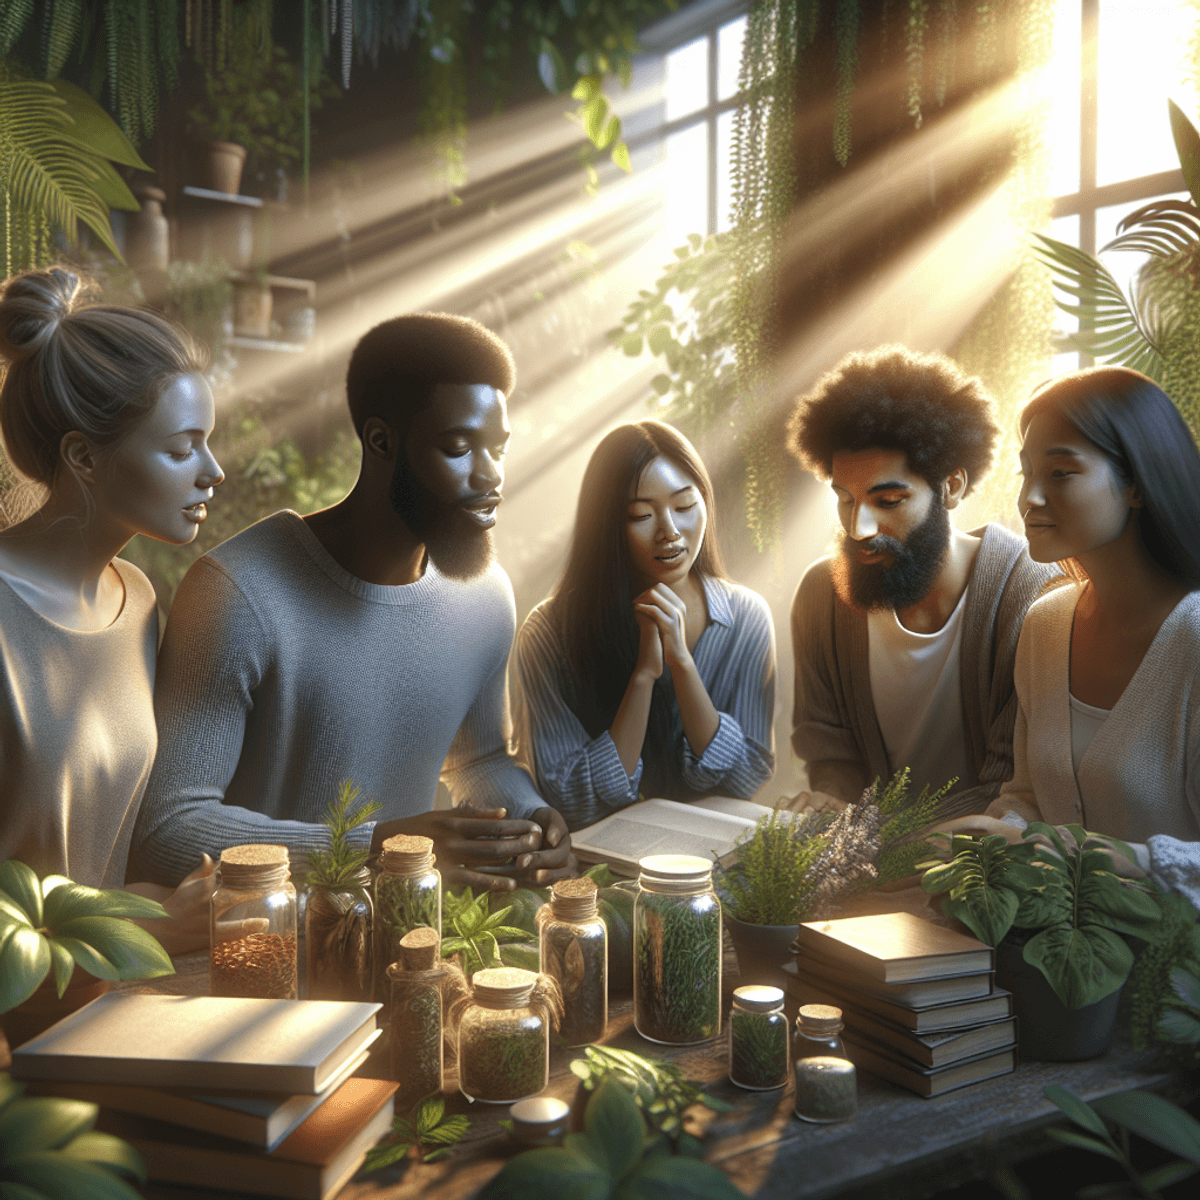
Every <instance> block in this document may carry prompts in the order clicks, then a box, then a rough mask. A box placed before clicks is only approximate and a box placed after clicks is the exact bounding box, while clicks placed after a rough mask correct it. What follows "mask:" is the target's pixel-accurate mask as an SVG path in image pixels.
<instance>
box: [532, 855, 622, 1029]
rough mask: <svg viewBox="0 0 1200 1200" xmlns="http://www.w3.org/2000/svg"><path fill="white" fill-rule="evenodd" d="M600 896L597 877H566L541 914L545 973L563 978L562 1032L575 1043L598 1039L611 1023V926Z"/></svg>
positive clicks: (560, 986) (556, 887) (541, 956)
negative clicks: (598, 903)
mask: <svg viewBox="0 0 1200 1200" xmlns="http://www.w3.org/2000/svg"><path fill="white" fill-rule="evenodd" d="M597 896H598V892H597V888H596V884H595V882H594V881H593V880H591V879H588V878H586V877H585V878H582V879H562V880H559V882H558V883H556V884H555V885H554V888H553V890H552V892H551V894H550V903H549V904H548V905H546V906H545V908H543V909H541V910H540V912H539V914H538V915H539V917H541V920H540V921H539V926H540V932H541V939H540V944H541V955H540V965H541V969H542V973H543V974H544V975H550V976H552V977H553V978H554V979H555V980H556V981H557V982H558V986H559V990H560V991H561V992H562V1001H563V1019H562V1025H561V1026H560V1028H559V1032H560V1033H561V1034H562V1036H563V1039H564V1040H565V1041H566V1042H568V1043H569V1044H570V1045H573V1046H574V1045H582V1044H583V1043H585V1042H595V1041H598V1040H599V1039H600V1038H601V1037H603V1036H604V1029H605V1026H606V1025H607V1024H608V930H607V929H606V928H605V925H604V922H603V920H601V918H600V914H599V912H598V911H597V909H596V901H597ZM542 913H545V914H546V915H545V916H544V917H542V916H541V914H542Z"/></svg>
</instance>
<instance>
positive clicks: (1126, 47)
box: [1049, 0, 1197, 372]
mask: <svg viewBox="0 0 1200 1200" xmlns="http://www.w3.org/2000/svg"><path fill="white" fill-rule="evenodd" d="M1196 18H1197V14H1196V10H1195V8H1194V7H1193V6H1192V5H1191V4H1189V3H1186V2H1182V0H1058V4H1057V11H1056V14H1055V30H1054V50H1053V59H1052V62H1051V72H1052V79H1051V94H1052V110H1051V120H1050V131H1049V138H1050V154H1051V169H1050V187H1051V194H1052V195H1054V196H1055V201H1054V221H1053V224H1052V225H1051V228H1050V236H1051V237H1054V238H1057V239H1058V240H1059V241H1063V242H1069V243H1071V244H1072V245H1074V246H1078V247H1079V248H1080V249H1081V250H1086V251H1087V252H1088V253H1089V254H1096V253H1097V252H1098V251H1099V250H1100V248H1101V247H1103V246H1104V245H1105V244H1106V243H1108V242H1109V241H1111V240H1112V239H1113V238H1114V237H1115V236H1116V229H1117V225H1118V223H1119V222H1120V221H1121V219H1122V218H1123V217H1125V216H1126V215H1128V214H1129V213H1131V212H1133V211H1134V210H1135V209H1137V208H1140V207H1141V206H1142V205H1144V204H1147V203H1149V202H1150V201H1151V200H1154V199H1166V198H1168V197H1178V198H1186V196H1187V193H1186V191H1185V190H1184V182H1183V172H1182V171H1181V170H1180V169H1179V159H1178V157H1177V156H1176V153H1175V143H1174V140H1173V139H1172V136H1171V127H1170V122H1169V120H1168V117H1167V100H1168V98H1170V99H1172V100H1174V101H1175V102H1176V104H1178V105H1179V106H1180V108H1182V109H1183V111H1184V112H1185V113H1187V114H1188V116H1189V117H1191V118H1192V119H1193V120H1195V118H1196V87H1195V79H1194V74H1193V73H1194V69H1195V68H1194V66H1193V54H1194V50H1193V37H1194V29H1195V23H1196ZM1103 259H1104V265H1105V266H1106V267H1107V268H1108V269H1109V271H1111V272H1112V274H1113V276H1114V278H1115V279H1116V280H1117V282H1118V283H1119V284H1121V286H1122V288H1123V289H1124V290H1125V292H1126V295H1128V290H1129V284H1130V283H1131V282H1132V280H1133V278H1134V276H1135V275H1136V273H1137V270H1138V268H1139V267H1140V266H1141V264H1142V262H1144V261H1145V259H1144V257H1143V256H1141V255H1138V254H1134V253H1130V252H1128V251H1116V252H1113V253H1109V254H1105V255H1103ZM1056 319H1057V322H1058V330H1059V332H1069V331H1070V330H1071V326H1070V324H1069V319H1068V318H1067V316H1066V315H1065V314H1064V313H1061V312H1059V313H1057V314H1056ZM1081 357H1082V356H1080V355H1076V354H1063V355H1059V356H1058V358H1057V359H1056V360H1055V363H1054V369H1055V371H1056V372H1058V371H1068V370H1073V369H1074V368H1075V367H1077V366H1080V365H1088V364H1087V363H1086V362H1085V363H1081V362H1080V358H1081Z"/></svg>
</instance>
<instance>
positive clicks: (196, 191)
mask: <svg viewBox="0 0 1200 1200" xmlns="http://www.w3.org/2000/svg"><path fill="white" fill-rule="evenodd" d="M182 192H183V195H185V196H191V197H192V199H194V200H214V201H216V202H217V203H219V204H240V205H241V206H242V207H243V208H262V207H263V206H264V204H265V201H263V200H260V199H259V198H258V197H257V196H242V195H235V194H234V193H233V192H214V191H213V190H212V189H211V188H202V187H185V188H183V189H182Z"/></svg>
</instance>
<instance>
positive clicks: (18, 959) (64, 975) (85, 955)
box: [0, 859, 175, 1046]
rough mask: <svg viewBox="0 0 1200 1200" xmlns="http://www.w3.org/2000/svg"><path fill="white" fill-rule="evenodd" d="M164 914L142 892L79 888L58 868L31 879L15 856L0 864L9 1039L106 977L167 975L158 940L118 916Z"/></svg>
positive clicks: (1, 987) (39, 1026)
mask: <svg viewBox="0 0 1200 1200" xmlns="http://www.w3.org/2000/svg"><path fill="white" fill-rule="evenodd" d="M167 915H168V913H167V910H166V909H165V908H163V906H162V905H161V904H159V903H158V901H157V900H150V899H147V898H146V897H145V896H137V895H134V894H133V893H132V892H120V891H103V890H101V889H99V888H90V887H84V886H82V885H81V884H78V883H72V882H71V880H69V879H67V878H65V877H64V876H62V875H47V876H46V877H45V879H42V880H39V879H38V877H37V875H36V874H35V873H34V871H33V870H32V869H31V868H29V867H27V866H26V865H25V864H24V863H21V862H17V861H16V859H9V860H8V861H7V862H4V863H0V1013H3V1014H6V1015H5V1018H4V1032H5V1036H6V1037H7V1038H8V1042H9V1045H11V1046H17V1045H20V1044H21V1043H22V1042H25V1041H28V1040H29V1039H30V1038H31V1037H35V1036H36V1035H37V1034H39V1033H41V1032H42V1030H44V1029H48V1028H49V1027H50V1026H51V1025H53V1024H54V1023H55V1022H56V1021H58V1020H60V1019H61V1018H62V1017H64V1016H66V1015H67V1013H69V1012H72V1011H74V1010H75V1009H76V1008H82V1007H83V1005H85V1004H87V1003H88V1002H89V1001H90V1000H94V999H95V998H96V997H97V996H98V995H100V993H101V992H102V991H104V989H105V986H106V985H107V983H110V982H112V981H114V980H117V979H153V978H155V977H156V976H159V975H173V974H174V973H175V968H174V967H173V966H172V965H171V959H170V956H169V955H168V954H167V952H166V951H165V950H164V949H163V948H162V946H160V945H159V943H158V942H157V941H156V940H155V939H154V938H153V937H152V936H151V935H150V934H149V933H147V932H146V931H145V930H144V929H141V928H139V927H138V926H137V925H134V924H133V923H132V922H131V921H129V920H126V919H125V918H128V917H137V918H149V917H165V916H167ZM76 966H79V967H81V968H82V972H83V973H82V974H81V975H79V976H76V975H75V968H76ZM51 970H53V972H54V983H53V988H52V987H51V985H50V981H49V980H48V979H47V976H48V975H49V974H50V972H51ZM73 980H74V981H75V982H76V984H77V986H76V987H74V988H71V989H70V992H69V993H68V988H69V985H70V984H71V983H72V981H73ZM43 981H45V986H43ZM39 989H40V990H39Z"/></svg>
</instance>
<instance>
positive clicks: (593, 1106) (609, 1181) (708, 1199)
mask: <svg viewBox="0 0 1200 1200" xmlns="http://www.w3.org/2000/svg"><path fill="white" fill-rule="evenodd" d="M583 1128H584V1131H583V1133H569V1134H567V1136H566V1137H565V1138H564V1139H563V1144H562V1145H561V1146H550V1147H546V1148H544V1149H540V1150H527V1151H525V1152H524V1153H523V1154H518V1155H517V1156H516V1157H515V1158H513V1159H511V1160H510V1161H509V1162H507V1163H506V1164H505V1165H504V1168H503V1170H501V1172H500V1174H499V1175H497V1176H496V1177H495V1178H494V1179H493V1180H492V1181H491V1182H490V1183H489V1184H488V1185H487V1186H486V1187H484V1188H483V1190H482V1191H481V1192H480V1193H479V1200H510V1198H511V1200H525V1197H527V1196H551V1195H571V1196H587V1197H589V1200H591V1198H595V1200H603V1198H604V1197H610V1196H611V1197H630V1198H632V1197H634V1196H645V1195H650V1194H651V1193H653V1192H655V1191H661V1192H662V1193H663V1194H665V1195H670V1196H675V1197H680V1198H681V1200H682V1198H684V1197H696V1198H697V1200H700V1198H705V1200H736V1198H737V1197H740V1196H741V1195H742V1193H741V1192H739V1191H738V1189H737V1188H735V1187H734V1186H733V1184H732V1183H730V1181H729V1179H728V1177H727V1176H725V1175H723V1174H722V1173H721V1172H720V1171H719V1170H718V1169H717V1168H716V1167H713V1166H710V1165H709V1164H708V1163H703V1162H700V1161H699V1159H697V1158H692V1157H689V1156H685V1155H673V1154H671V1152H670V1149H669V1147H668V1146H667V1144H666V1140H665V1139H664V1138H663V1137H662V1135H661V1134H648V1133H647V1129H646V1124H645V1121H644V1119H643V1113H642V1111H641V1110H640V1109H639V1108H638V1105H637V1103H636V1102H635V1100H634V1098H633V1096H632V1095H631V1094H630V1092H629V1090H628V1089H627V1088H625V1087H622V1086H621V1084H620V1082H619V1081H618V1080H615V1079H605V1080H604V1081H602V1082H601V1083H600V1085H599V1086H598V1087H597V1088H596V1090H595V1092H594V1093H593V1095H592V1097H591V1098H590V1099H589V1100H588V1104H587V1108H586V1110H585V1112H584V1125H583Z"/></svg>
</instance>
